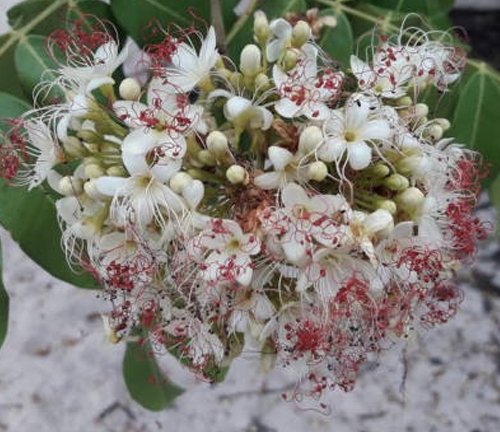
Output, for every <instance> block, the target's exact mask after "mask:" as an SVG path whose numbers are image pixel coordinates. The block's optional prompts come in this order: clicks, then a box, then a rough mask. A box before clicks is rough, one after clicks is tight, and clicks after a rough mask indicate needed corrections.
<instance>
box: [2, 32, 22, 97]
mask: <svg viewBox="0 0 500 432" xmlns="http://www.w3.org/2000/svg"><path fill="white" fill-rule="evenodd" d="M9 38H10V35H8V34H5V35H2V36H0V47H1V46H3V45H4V44H5V43H6V42H7V40H9ZM15 49H16V46H15V45H12V46H10V47H8V48H7V50H6V51H5V52H4V53H3V55H2V56H0V70H1V71H2V79H0V92H4V93H9V94H11V95H13V96H17V97H20V98H24V91H23V88H22V86H21V83H20V81H19V78H18V76H17V74H16V65H15V61H14V53H15Z"/></svg>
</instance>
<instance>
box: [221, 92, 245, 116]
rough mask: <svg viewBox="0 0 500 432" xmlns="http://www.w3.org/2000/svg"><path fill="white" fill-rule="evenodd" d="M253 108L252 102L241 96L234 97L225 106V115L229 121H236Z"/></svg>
mask: <svg viewBox="0 0 500 432" xmlns="http://www.w3.org/2000/svg"><path fill="white" fill-rule="evenodd" d="M251 106H252V102H251V101H249V100H248V99H245V98H244V97H241V96H233V97H232V98H230V99H228V101H227V102H226V105H224V114H225V116H226V118H227V119H228V120H234V119H236V118H237V117H238V116H239V115H240V114H242V113H243V112H245V111H246V110H247V109H248V108H250V107H251Z"/></svg>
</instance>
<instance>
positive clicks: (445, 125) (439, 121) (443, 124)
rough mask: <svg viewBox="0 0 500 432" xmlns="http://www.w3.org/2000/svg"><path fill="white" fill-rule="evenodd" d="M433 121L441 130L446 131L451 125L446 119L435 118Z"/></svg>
mask: <svg viewBox="0 0 500 432" xmlns="http://www.w3.org/2000/svg"><path fill="white" fill-rule="evenodd" d="M434 121H435V122H436V123H437V124H438V125H439V126H441V127H442V128H443V131H447V130H448V129H449V128H450V127H451V123H450V121H449V120H448V119H445V118H437V119H435V120H434Z"/></svg>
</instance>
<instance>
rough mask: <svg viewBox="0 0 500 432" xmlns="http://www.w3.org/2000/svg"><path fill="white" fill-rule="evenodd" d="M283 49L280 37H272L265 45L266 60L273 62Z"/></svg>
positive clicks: (283, 44)
mask: <svg viewBox="0 0 500 432" xmlns="http://www.w3.org/2000/svg"><path fill="white" fill-rule="evenodd" d="M284 49H285V41H284V40H282V39H274V40H272V41H271V42H268V44H267V46H266V56H267V60H269V61H270V62H275V61H276V60H278V58H279V57H280V55H281V53H282V52H283V51H284Z"/></svg>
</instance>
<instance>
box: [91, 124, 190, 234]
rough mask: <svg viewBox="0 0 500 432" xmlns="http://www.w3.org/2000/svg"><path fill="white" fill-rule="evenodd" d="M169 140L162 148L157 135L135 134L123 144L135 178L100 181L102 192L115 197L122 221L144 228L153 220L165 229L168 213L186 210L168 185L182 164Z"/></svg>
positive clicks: (127, 164)
mask: <svg viewBox="0 0 500 432" xmlns="http://www.w3.org/2000/svg"><path fill="white" fill-rule="evenodd" d="M166 139H167V142H166V144H165V145H163V146H160V147H158V139H157V137H156V136H155V134H145V133H144V132H142V131H140V130H135V131H133V132H131V133H130V134H129V135H128V136H127V137H126V138H125V140H124V141H123V144H122V158H123V163H124V165H125V168H126V169H127V171H128V172H129V174H130V176H131V177H128V178H123V177H109V176H104V177H100V178H99V179H97V183H96V184H97V189H98V190H99V192H100V193H102V194H103V195H106V196H109V197H113V209H114V211H115V212H116V213H117V215H116V216H118V218H119V219H120V220H125V221H127V222H130V221H132V222H137V223H138V224H139V226H140V227H141V228H144V227H145V226H146V225H147V224H149V223H150V222H152V221H153V220H155V221H157V222H158V223H159V224H160V225H162V226H165V224H166V223H167V221H166V219H165V213H166V214H170V212H171V211H174V212H179V211H182V210H183V208H184V203H183V201H182V198H181V197H179V196H178V195H177V194H175V193H174V192H173V191H172V190H171V189H170V188H169V187H168V186H166V185H165V182H167V181H168V180H169V179H170V178H171V177H172V176H173V175H174V174H175V173H176V172H177V171H179V169H180V167H181V164H182V160H181V159H179V155H178V153H177V152H176V146H175V145H174V146H171V145H170V144H171V142H170V141H168V137H166ZM156 149H159V150H158V151H156ZM148 159H153V163H152V164H150V163H148Z"/></svg>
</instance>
